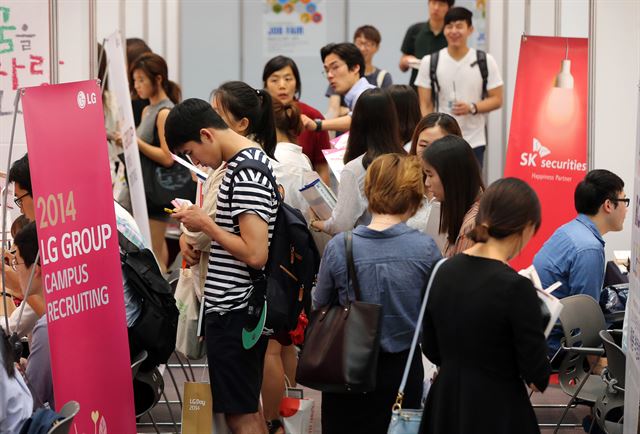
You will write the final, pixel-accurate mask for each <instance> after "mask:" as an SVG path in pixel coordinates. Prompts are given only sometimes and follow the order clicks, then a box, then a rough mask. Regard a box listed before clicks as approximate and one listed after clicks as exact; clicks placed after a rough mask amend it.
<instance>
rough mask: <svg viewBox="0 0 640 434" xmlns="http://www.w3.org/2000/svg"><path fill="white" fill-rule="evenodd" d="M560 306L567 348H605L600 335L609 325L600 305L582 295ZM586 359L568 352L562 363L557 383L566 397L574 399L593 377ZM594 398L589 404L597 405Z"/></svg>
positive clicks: (583, 355)
mask: <svg viewBox="0 0 640 434" xmlns="http://www.w3.org/2000/svg"><path fill="white" fill-rule="evenodd" d="M560 302H561V303H562V305H563V309H562V311H561V312H560V323H561V324H562V330H563V333H564V345H565V346H566V347H585V348H602V340H601V339H600V335H599V333H600V330H604V329H605V328H606V324H605V320H604V314H603V313H602V310H601V309H600V305H599V304H598V303H597V302H596V301H595V300H594V299H593V298H591V297H590V296H588V295H583V294H579V295H573V296H571V297H566V298H563V299H562V300H560ZM586 358H587V356H586V355H585V354H578V353H571V352H569V353H568V354H566V355H565V356H564V358H563V359H562V363H561V364H560V369H559V371H558V380H559V382H560V387H561V388H562V390H563V391H564V392H565V393H567V394H569V395H573V394H574V393H575V392H577V388H578V387H580V386H579V385H580V384H581V383H582V381H583V380H584V379H585V377H586V376H588V375H591V374H590V369H589V363H588V362H587V361H586ZM583 398H584V397H583ZM591 398H593V399H590V400H592V401H595V397H591ZM584 399H586V398H584Z"/></svg>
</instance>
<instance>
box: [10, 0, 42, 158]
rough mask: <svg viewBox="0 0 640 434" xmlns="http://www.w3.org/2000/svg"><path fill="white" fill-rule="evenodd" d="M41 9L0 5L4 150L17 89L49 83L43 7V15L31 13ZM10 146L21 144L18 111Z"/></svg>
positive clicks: (12, 3) (37, 5)
mask: <svg viewBox="0 0 640 434" xmlns="http://www.w3.org/2000/svg"><path fill="white" fill-rule="evenodd" d="M45 6H46V4H45ZM42 9H43V8H42V2H37V1H17V0H4V1H3V2H2V4H0V144H2V145H5V146H6V145H8V144H9V143H10V140H11V124H12V121H13V112H14V100H15V97H16V92H17V90H18V88H20V87H26V86H38V85H41V84H43V83H48V82H49V16H48V14H47V13H46V7H45V10H44V12H43V13H33V11H34V10H40V11H42ZM14 143H16V144H24V143H25V135H24V123H23V118H22V111H21V109H19V111H18V118H17V121H16V132H15V138H14ZM21 156H22V155H18V156H17V157H21Z"/></svg>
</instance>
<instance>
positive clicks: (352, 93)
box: [344, 77, 376, 115]
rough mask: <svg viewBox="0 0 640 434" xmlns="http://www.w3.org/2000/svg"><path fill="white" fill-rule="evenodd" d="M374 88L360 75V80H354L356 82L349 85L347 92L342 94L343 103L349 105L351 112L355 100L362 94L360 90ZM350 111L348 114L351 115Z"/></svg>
mask: <svg viewBox="0 0 640 434" xmlns="http://www.w3.org/2000/svg"><path fill="white" fill-rule="evenodd" d="M375 88H376V87H375V86H374V85H372V84H371V83H369V82H368V81H367V79H366V78H364V77H360V80H358V81H356V84H354V85H353V86H351V89H349V92H347V93H346V94H345V95H344V103H345V104H346V105H347V107H349V110H350V111H351V112H353V108H354V107H355V106H356V102H357V101H358V98H360V95H362V92H364V91H365V90H368V89H375ZM351 112H350V113H349V115H351Z"/></svg>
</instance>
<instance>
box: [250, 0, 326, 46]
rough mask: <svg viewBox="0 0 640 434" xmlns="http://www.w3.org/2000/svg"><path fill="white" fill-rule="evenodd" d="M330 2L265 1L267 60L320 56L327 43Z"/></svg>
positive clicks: (264, 28) (263, 37)
mask: <svg viewBox="0 0 640 434" xmlns="http://www.w3.org/2000/svg"><path fill="white" fill-rule="evenodd" d="M327 1H328V0H264V4H263V8H264V11H263V14H262V32H263V34H262V41H263V46H262V52H263V55H264V57H266V58H271V57H273V56H277V55H283V56H291V57H295V56H317V55H318V50H319V49H320V47H323V46H325V45H326V44H327V26H326V15H327V8H326V2H327Z"/></svg>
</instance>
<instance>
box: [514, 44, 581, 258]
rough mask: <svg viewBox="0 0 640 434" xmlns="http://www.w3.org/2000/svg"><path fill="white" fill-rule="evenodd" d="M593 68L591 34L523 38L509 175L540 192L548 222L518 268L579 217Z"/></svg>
mask: <svg viewBox="0 0 640 434" xmlns="http://www.w3.org/2000/svg"><path fill="white" fill-rule="evenodd" d="M587 73H588V45H587V39H584V38H556V37H542V36H523V37H522V41H521V43H520V59H519V62H518V75H517V78H516V88H515V94H514V99H513V113H512V115H511V129H510V133H509V146H508V148H507V160H506V166H505V173H504V175H505V176H513V177H516V178H520V179H522V180H524V181H526V182H527V183H528V184H529V185H530V186H531V187H532V188H533V189H534V190H535V191H536V193H537V194H538V197H539V198H540V204H541V206H542V226H541V227H540V230H539V231H538V233H537V234H536V236H535V237H534V238H533V239H532V240H531V241H530V242H529V244H528V245H527V247H526V248H525V249H524V250H523V251H522V253H520V255H519V256H518V257H517V258H515V259H514V260H513V261H512V262H511V265H512V266H513V267H514V268H515V269H516V270H519V269H521V268H526V267H527V266H529V265H530V264H531V262H532V260H533V256H534V255H535V253H536V252H537V251H538V250H540V247H542V244H544V242H545V241H546V240H547V239H548V238H549V237H550V236H551V234H553V232H554V231H555V230H556V229H557V228H558V227H559V226H561V225H563V224H564V223H566V222H568V221H569V220H571V219H573V218H575V216H576V213H575V210H574V208H573V206H572V205H573V193H574V191H575V188H576V185H577V184H578V183H579V182H580V181H582V179H584V177H585V175H586V171H587V101H588V98H587V92H588V79H587Z"/></svg>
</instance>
